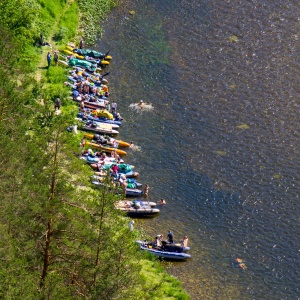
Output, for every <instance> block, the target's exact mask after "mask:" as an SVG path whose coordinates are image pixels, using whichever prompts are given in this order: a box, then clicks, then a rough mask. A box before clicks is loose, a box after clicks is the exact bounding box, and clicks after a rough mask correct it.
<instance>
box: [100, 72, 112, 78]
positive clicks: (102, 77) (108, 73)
mask: <svg viewBox="0 0 300 300" xmlns="http://www.w3.org/2000/svg"><path fill="white" fill-rule="evenodd" d="M109 74H110V72H107V73H105V74H103V75H101V78H103V77H104V76H107V75H109Z"/></svg>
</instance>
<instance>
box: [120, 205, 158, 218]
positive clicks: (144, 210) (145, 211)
mask: <svg viewBox="0 0 300 300" xmlns="http://www.w3.org/2000/svg"><path fill="white" fill-rule="evenodd" d="M115 208H116V209H118V210H121V211H123V212H124V213H126V214H127V215H128V216H131V217H153V216H156V215H157V214H159V212H160V210H159V209H158V208H153V207H151V206H150V205H146V204H144V205H141V206H139V207H136V206H134V205H132V206H130V207H123V206H119V205H118V202H117V203H115Z"/></svg>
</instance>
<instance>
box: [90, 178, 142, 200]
mask: <svg viewBox="0 0 300 300" xmlns="http://www.w3.org/2000/svg"><path fill="white" fill-rule="evenodd" d="M92 184H94V185H95V186H98V187H102V186H103V185H105V183H102V182H100V181H99V180H93V181H92ZM119 190H121V187H120V186H119ZM123 192H124V190H123ZM120 194H121V193H120ZM142 194H143V191H142V190H139V189H130V188H125V195H126V196H134V197H138V196H142Z"/></svg>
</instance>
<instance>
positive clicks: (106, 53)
mask: <svg viewBox="0 0 300 300" xmlns="http://www.w3.org/2000/svg"><path fill="white" fill-rule="evenodd" d="M109 52H110V50H108V51H107V52H106V53H105V54H104V58H105V57H106V56H107V55H108V54H109Z"/></svg>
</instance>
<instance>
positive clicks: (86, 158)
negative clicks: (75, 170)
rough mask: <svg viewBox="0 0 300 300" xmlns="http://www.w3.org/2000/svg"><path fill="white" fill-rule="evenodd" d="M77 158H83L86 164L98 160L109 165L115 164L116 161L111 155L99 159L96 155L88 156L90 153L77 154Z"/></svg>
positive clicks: (95, 162)
mask: <svg viewBox="0 0 300 300" xmlns="http://www.w3.org/2000/svg"><path fill="white" fill-rule="evenodd" d="M79 159H81V160H84V161H85V162H86V163H88V164H97V163H98V162H100V161H104V164H106V165H108V164H109V165H111V164H116V163H117V161H116V159H115V158H113V157H106V158H105V159H104V160H101V159H99V158H98V157H97V156H90V155H81V156H79ZM120 162H121V163H124V160H123V159H121V160H120Z"/></svg>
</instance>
